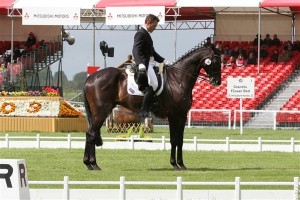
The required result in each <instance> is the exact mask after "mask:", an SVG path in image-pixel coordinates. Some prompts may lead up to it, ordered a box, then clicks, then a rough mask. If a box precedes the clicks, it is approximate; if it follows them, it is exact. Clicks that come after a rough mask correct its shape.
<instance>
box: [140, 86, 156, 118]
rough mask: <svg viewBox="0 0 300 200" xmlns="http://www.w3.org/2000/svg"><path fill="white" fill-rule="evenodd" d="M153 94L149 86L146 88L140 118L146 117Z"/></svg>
mask: <svg viewBox="0 0 300 200" xmlns="http://www.w3.org/2000/svg"><path fill="white" fill-rule="evenodd" d="M153 94H154V91H153V88H152V87H151V86H148V88H147V90H146V93H145V95H144V99H143V105H142V108H141V113H140V117H141V118H146V117H148V115H149V109H150V105H151V102H152V99H153Z"/></svg>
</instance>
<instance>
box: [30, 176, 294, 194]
mask: <svg viewBox="0 0 300 200" xmlns="http://www.w3.org/2000/svg"><path fill="white" fill-rule="evenodd" d="M29 184H30V185H47V186H49V185H63V189H61V190H60V191H61V192H62V194H60V197H62V199H63V200H69V199H72V196H71V195H70V185H106V186H107V185H115V186H119V189H118V191H119V192H118V193H116V192H115V193H114V195H115V197H114V198H113V199H119V200H126V199H130V195H129V194H128V195H127V191H128V190H129V189H126V186H130V185H131V186H133V185H134V186H176V190H175V189H173V190H171V194H170V193H169V194H166V193H164V192H163V191H164V190H166V189H157V190H154V191H156V192H153V190H151V193H150V194H147V199H149V198H150V199H153V197H156V198H157V197H158V196H160V197H158V198H159V199H161V198H163V199H170V198H172V199H176V200H183V199H186V198H187V197H184V194H185V195H186V196H188V191H187V189H183V187H184V186H225V187H226V186H233V187H234V193H232V192H231V193H230V194H229V195H228V194H227V196H226V195H224V193H225V192H224V190H220V191H219V192H217V193H216V195H217V194H218V193H219V195H220V196H221V195H223V196H222V197H223V198H222V199H235V200H242V199H251V198H252V199H257V200H259V199H264V198H263V197H262V196H261V193H259V190H251V192H250V193H248V194H247V195H249V196H248V197H247V195H245V194H244V193H243V195H242V192H245V191H247V190H246V189H244V190H242V189H241V186H278V187H280V186H291V190H288V194H286V193H285V194H283V196H284V197H283V196H282V194H281V193H282V191H284V190H276V196H274V192H272V191H274V190H263V192H264V196H268V195H269V198H268V199H270V197H273V199H277V198H278V197H279V198H282V199H293V200H299V177H294V181H293V182H241V179H240V177H235V181H234V182H184V181H182V177H177V181H126V180H125V177H124V176H121V177H120V181H70V180H69V177H68V176H65V177H64V180H63V181H29ZM148 189H149V188H148ZM148 189H147V190H148ZM30 190H32V186H30ZM39 190H41V189H39ZM49 190H50V191H51V189H48V191H49ZM72 190H73V191H74V190H76V189H72ZM97 190H98V189H97ZM99 190H101V189H99ZM108 190H113V191H116V189H105V190H101V197H100V196H97V195H95V193H94V192H90V193H89V194H90V195H89V197H88V199H100V198H101V199H102V198H103V199H105V198H109V199H112V196H111V195H112V193H109V194H106V193H105V192H107V191H108ZM132 190H133V191H136V193H135V195H134V197H135V199H136V197H137V195H138V194H137V193H138V192H137V191H138V189H132ZM147 190H145V189H143V193H142V194H141V195H143V196H140V197H145V198H146V195H145V193H147ZM227 190H229V189H227ZM260 190H261V189H260ZM83 191H84V189H80V193H76V199H78V198H81V195H84V193H85V192H83ZM95 191H96V189H95ZM184 191H185V193H184ZM194 191H196V193H195V192H194V193H193V194H196V196H194V197H193V198H196V197H197V198H199V196H200V195H199V194H200V193H201V189H200V190H194ZM285 191H286V190H285ZM31 193H33V192H31ZM45 193H46V192H45V191H43V190H41V191H40V193H39V194H38V195H37V194H35V195H36V196H39V199H43V198H42V197H41V196H42V195H43V194H44V195H46V194H45ZM55 193H57V190H55ZM174 193H175V195H174ZM206 193H207V191H206ZM256 193H259V194H256ZM85 195H86V194H85ZM106 195H109V196H106ZM149 195H151V196H152V197H151V196H149ZM174 196H175V198H174ZM31 197H33V195H32V194H31ZM47 197H49V196H47ZM85 197H86V198H87V196H85ZM242 197H243V198H242ZM73 198H74V197H73ZM191 198H192V197H191V195H189V197H188V199H191ZM209 199H210V198H209Z"/></svg>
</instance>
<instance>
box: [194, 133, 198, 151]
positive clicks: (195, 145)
mask: <svg viewBox="0 0 300 200" xmlns="http://www.w3.org/2000/svg"><path fill="white" fill-rule="evenodd" d="M194 147H195V151H197V136H194Z"/></svg>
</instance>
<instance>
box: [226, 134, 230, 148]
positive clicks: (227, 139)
mask: <svg viewBox="0 0 300 200" xmlns="http://www.w3.org/2000/svg"><path fill="white" fill-rule="evenodd" d="M226 149H227V151H230V143H229V137H226Z"/></svg>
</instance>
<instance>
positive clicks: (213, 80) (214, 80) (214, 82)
mask: <svg viewBox="0 0 300 200" xmlns="http://www.w3.org/2000/svg"><path fill="white" fill-rule="evenodd" d="M209 82H210V84H211V85H212V86H214V87H217V86H219V85H221V79H219V78H211V79H210V81H209Z"/></svg>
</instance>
